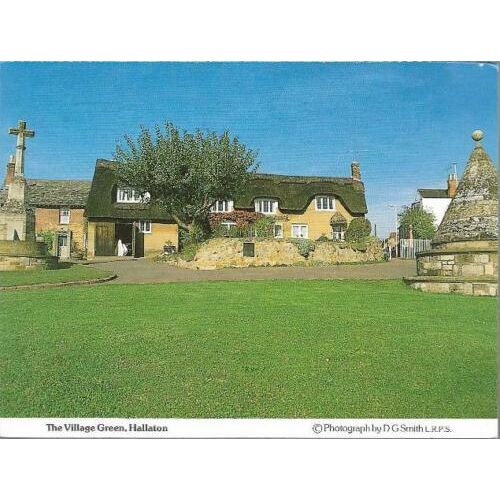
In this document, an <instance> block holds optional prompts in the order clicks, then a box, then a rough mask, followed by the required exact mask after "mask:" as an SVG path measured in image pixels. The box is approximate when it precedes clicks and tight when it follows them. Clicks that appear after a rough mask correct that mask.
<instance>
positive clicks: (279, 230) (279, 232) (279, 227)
mask: <svg viewBox="0 0 500 500" xmlns="http://www.w3.org/2000/svg"><path fill="white" fill-rule="evenodd" d="M274 237H275V238H283V224H275V225H274Z"/></svg>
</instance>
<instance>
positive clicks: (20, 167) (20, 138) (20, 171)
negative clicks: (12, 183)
mask: <svg viewBox="0 0 500 500" xmlns="http://www.w3.org/2000/svg"><path fill="white" fill-rule="evenodd" d="M9 134H11V135H17V144H16V166H15V168H14V176H15V177H17V176H19V177H23V176H24V150H25V149H26V146H25V138H26V137H35V131H34V130H27V129H26V122H25V121H23V120H19V125H18V127H17V128H9Z"/></svg>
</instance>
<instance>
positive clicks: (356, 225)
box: [345, 217, 372, 242]
mask: <svg viewBox="0 0 500 500" xmlns="http://www.w3.org/2000/svg"><path fill="white" fill-rule="evenodd" d="M371 232H372V225H371V223H370V221H369V220H368V219H365V218H364V217H355V218H354V219H352V221H351V223H350V224H349V226H348V228H347V231H346V233H345V239H346V241H348V242H354V241H363V240H364V239H365V238H367V237H368V236H370V233H371Z"/></svg>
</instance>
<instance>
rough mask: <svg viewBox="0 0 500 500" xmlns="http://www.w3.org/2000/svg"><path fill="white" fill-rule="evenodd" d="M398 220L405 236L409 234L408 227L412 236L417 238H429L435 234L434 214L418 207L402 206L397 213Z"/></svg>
mask: <svg viewBox="0 0 500 500" xmlns="http://www.w3.org/2000/svg"><path fill="white" fill-rule="evenodd" d="M398 220H399V226H400V227H401V228H402V229H403V234H404V235H405V236H406V237H408V236H409V235H410V227H411V229H412V231H413V237H414V238H417V239H419V238H422V239H425V240H430V239H432V238H433V237H434V235H435V234H436V228H435V226H434V222H435V217H434V215H433V214H431V213H430V212H427V211H425V210H424V209H422V208H420V207H411V206H407V207H403V210H402V211H401V212H400V213H399V214H398Z"/></svg>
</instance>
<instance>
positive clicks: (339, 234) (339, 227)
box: [332, 224, 346, 241]
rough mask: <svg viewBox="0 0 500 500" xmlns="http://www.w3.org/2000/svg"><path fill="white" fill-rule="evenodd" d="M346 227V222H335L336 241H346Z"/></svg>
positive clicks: (333, 227)
mask: <svg viewBox="0 0 500 500" xmlns="http://www.w3.org/2000/svg"><path fill="white" fill-rule="evenodd" d="M345 228H346V226H345V225H344V224H334V225H333V226H332V237H333V239H334V240H335V241H344V239H345Z"/></svg>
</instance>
